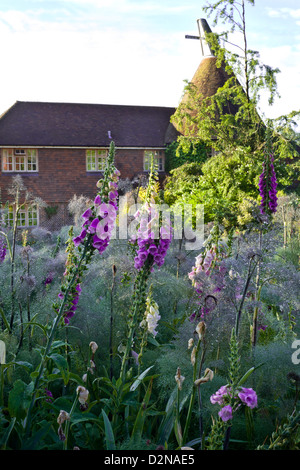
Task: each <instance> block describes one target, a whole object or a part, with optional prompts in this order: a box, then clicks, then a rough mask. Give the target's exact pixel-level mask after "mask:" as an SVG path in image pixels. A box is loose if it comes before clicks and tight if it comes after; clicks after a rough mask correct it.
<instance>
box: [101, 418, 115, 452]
mask: <svg viewBox="0 0 300 470" xmlns="http://www.w3.org/2000/svg"><path fill="white" fill-rule="evenodd" d="M102 416H103V421H104V429H105V440H106V449H107V450H116V444H115V436H114V432H113V429H112V426H111V423H110V421H109V419H108V416H107V414H106V413H105V411H104V410H102Z"/></svg>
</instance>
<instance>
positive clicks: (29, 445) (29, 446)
mask: <svg viewBox="0 0 300 470" xmlns="http://www.w3.org/2000/svg"><path fill="white" fill-rule="evenodd" d="M41 424H43V426H42V427H41V429H39V430H38V431H37V432H35V433H34V435H33V436H32V437H31V438H30V439H28V440H25V441H24V442H23V443H22V450H38V449H42V448H43V447H44V445H43V441H42V440H43V438H44V436H46V435H47V434H48V432H49V431H50V429H51V423H47V422H46V421H43V422H42V423H41Z"/></svg>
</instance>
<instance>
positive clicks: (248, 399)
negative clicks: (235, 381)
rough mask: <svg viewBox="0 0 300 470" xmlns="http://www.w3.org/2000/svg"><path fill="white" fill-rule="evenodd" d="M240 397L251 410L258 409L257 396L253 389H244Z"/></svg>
mask: <svg viewBox="0 0 300 470" xmlns="http://www.w3.org/2000/svg"><path fill="white" fill-rule="evenodd" d="M238 396H239V398H240V399H241V401H242V402H243V403H245V405H247V406H248V407H249V408H256V407H257V395H256V392H255V391H254V390H253V389H252V388H242V390H241V392H239V394H238Z"/></svg>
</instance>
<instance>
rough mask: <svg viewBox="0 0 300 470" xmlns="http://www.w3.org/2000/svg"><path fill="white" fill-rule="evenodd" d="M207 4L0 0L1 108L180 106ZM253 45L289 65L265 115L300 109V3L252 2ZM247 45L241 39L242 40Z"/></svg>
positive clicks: (270, 60) (266, 57)
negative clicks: (37, 104)
mask: <svg viewBox="0 0 300 470" xmlns="http://www.w3.org/2000/svg"><path fill="white" fill-rule="evenodd" d="M206 4H207V1H206V0H60V1H56V0H26V1H24V0H0V43H1V49H0V60H1V62H0V63H1V71H0V82H1V86H0V113H2V112H4V111H6V110H7V109H8V108H9V107H10V106H12V105H13V104H14V103H15V101H17V100H18V101H48V102H70V103H98V104H127V105H145V106H167V107H169V106H170V107H176V106H177V105H178V104H179V102H180V99H181V97H182V93H183V90H184V86H185V80H191V79H192V77H193V75H194V73H195V71H196V69H197V67H198V65H199V63H200V61H201V52H200V43H199V41H197V40H191V39H186V38H185V35H186V34H188V35H197V34H198V29H197V19H198V18H205V19H207V21H208V23H209V25H210V27H211V28H212V30H214V31H218V32H219V31H221V30H224V28H226V26H225V25H222V24H218V25H217V26H213V18H212V17H211V18H209V17H208V16H207V14H206V13H205V12H204V11H203V9H202V8H203V6H205V5H206ZM246 19H247V37H248V47H249V48H250V49H253V50H257V51H259V52H260V57H261V60H262V62H263V63H265V64H267V65H270V66H272V67H276V68H279V69H280V71H281V72H280V74H279V75H278V76H277V83H278V91H279V94H280V96H281V97H280V99H277V100H276V101H275V104H274V105H273V106H272V107H270V106H269V105H268V104H267V103H266V102H265V103H264V102H262V105H261V106H262V112H263V113H264V114H265V115H266V117H278V116H280V115H282V114H287V113H289V112H291V111H293V110H298V109H300V1H299V0H256V1H255V6H251V5H250V4H247V9H246ZM236 40H237V41H239V40H240V38H237V37H236Z"/></svg>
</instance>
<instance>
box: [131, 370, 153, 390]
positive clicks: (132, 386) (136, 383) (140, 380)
mask: <svg viewBox="0 0 300 470" xmlns="http://www.w3.org/2000/svg"><path fill="white" fill-rule="evenodd" d="M152 367H153V366H150V367H148V369H146V370H144V372H142V373H141V374H140V375H139V376H138V378H137V379H136V380H135V381H134V382H133V384H132V385H131V387H130V391H131V392H133V391H134V390H136V389H137V388H138V386H139V385H140V383H141V382H142V381H143V379H144V378H145V376H146V375H147V373H148V372H149V370H150V369H152Z"/></svg>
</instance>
